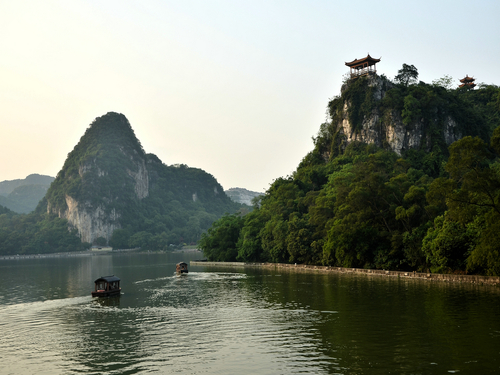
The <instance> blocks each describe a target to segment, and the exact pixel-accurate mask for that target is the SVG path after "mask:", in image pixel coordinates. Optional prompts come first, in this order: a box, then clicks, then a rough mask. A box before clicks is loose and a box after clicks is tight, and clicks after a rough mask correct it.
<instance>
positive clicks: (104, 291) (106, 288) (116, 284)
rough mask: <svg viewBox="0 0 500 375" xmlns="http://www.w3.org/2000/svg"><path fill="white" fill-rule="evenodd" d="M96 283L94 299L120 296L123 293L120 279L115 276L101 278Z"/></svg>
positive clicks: (93, 293)
mask: <svg viewBox="0 0 500 375" xmlns="http://www.w3.org/2000/svg"><path fill="white" fill-rule="evenodd" d="M94 283H95V289H94V291H92V297H111V296H119V295H120V292H121V290H122V289H121V288H120V279H119V278H118V277H116V276H115V275H112V276H101V277H99V278H98V279H97V280H96V281H94Z"/></svg>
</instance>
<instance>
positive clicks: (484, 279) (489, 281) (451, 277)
mask: <svg viewBox="0 0 500 375" xmlns="http://www.w3.org/2000/svg"><path fill="white" fill-rule="evenodd" d="M190 264H191V265H192V266H217V267H262V268H275V269H288V270H294V271H299V272H300V271H303V272H321V273H329V272H336V273H346V274H361V275H367V276H386V277H400V278H411V279H420V280H430V281H444V282H454V283H467V284H477V285H492V286H500V277H499V276H479V275H456V274H441V273H423V272H402V271H387V270H373V269H364V268H344V267H329V266H312V265H305V264H286V263H245V262H207V261H191V262H190Z"/></svg>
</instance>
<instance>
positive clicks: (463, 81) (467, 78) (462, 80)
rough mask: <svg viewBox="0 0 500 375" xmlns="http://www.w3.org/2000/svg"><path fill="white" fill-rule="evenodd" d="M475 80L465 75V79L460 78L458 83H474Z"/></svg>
mask: <svg viewBox="0 0 500 375" xmlns="http://www.w3.org/2000/svg"><path fill="white" fill-rule="evenodd" d="M475 80H476V79H475V78H472V77H469V75H466V76H465V78H462V79H461V80H460V82H462V83H466V82H474V81H475Z"/></svg>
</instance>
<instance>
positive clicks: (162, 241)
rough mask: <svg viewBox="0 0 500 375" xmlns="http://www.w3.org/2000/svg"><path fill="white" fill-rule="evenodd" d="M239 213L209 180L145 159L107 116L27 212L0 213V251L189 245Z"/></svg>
mask: <svg viewBox="0 0 500 375" xmlns="http://www.w3.org/2000/svg"><path fill="white" fill-rule="evenodd" d="M240 208H241V205H240V204H238V203H235V202H233V201H231V199H230V198H229V197H227V196H226V194H225V193H224V190H223V188H222V186H221V185H220V184H219V183H218V182H217V180H216V179H215V178H214V177H213V176H212V175H210V174H208V173H206V172H205V171H203V170H201V169H197V168H190V167H188V166H186V165H172V166H167V165H165V164H163V163H162V162H161V160H160V159H159V158H158V157H156V156H155V155H153V154H147V153H146V152H145V151H144V149H143V147H142V145H141V144H140V142H139V140H138V139H137V138H136V136H135V134H134V131H133V129H132V127H131V125H130V123H129V122H128V120H127V119H126V118H125V116H124V115H122V114H118V113H113V112H110V113H107V114H106V115H104V116H101V117H98V118H97V119H96V120H95V121H94V122H93V123H92V124H91V125H90V126H89V128H88V129H87V130H86V132H85V134H84V135H83V136H82V138H81V139H80V141H79V143H78V144H77V145H76V146H75V148H74V149H73V150H72V151H71V152H70V153H69V154H68V158H67V159H66V161H65V163H64V166H63V168H62V169H61V171H60V172H59V173H58V175H57V177H56V179H55V180H54V182H53V183H52V185H51V186H50V188H49V190H48V191H47V194H46V196H45V198H44V200H43V201H41V202H40V204H39V205H38V207H37V209H36V211H35V212H34V213H33V214H30V215H14V214H13V213H12V212H10V211H6V212H5V213H3V215H2V214H1V213H0V251H2V252H3V253H19V254H20V253H42V252H52V251H71V250H79V249H82V248H86V247H88V246H90V244H95V245H106V244H109V245H111V246H113V247H114V248H130V247H134V248H135V247H141V248H143V249H153V250H162V249H167V248H168V247H169V246H171V245H174V246H177V245H180V244H184V243H196V242H197V241H198V240H199V239H200V236H201V233H202V232H203V231H204V230H206V229H207V228H209V227H210V225H211V224H212V222H213V221H214V220H216V219H218V218H219V217H221V216H222V215H223V214H224V213H234V212H237V211H238V210H239V209H240ZM68 228H69V229H70V230H69V231H68Z"/></svg>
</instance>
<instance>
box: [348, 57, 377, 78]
mask: <svg viewBox="0 0 500 375" xmlns="http://www.w3.org/2000/svg"><path fill="white" fill-rule="evenodd" d="M379 61H380V59H374V58H373V57H371V56H370V54H368V56H366V57H365V58H364V59H359V60H358V59H355V60H353V61H351V62H346V63H345V64H346V65H347V66H348V67H349V68H351V78H357V77H362V76H366V75H368V74H375V73H376V72H377V69H376V67H375V64H376V63H378V62H379Z"/></svg>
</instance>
